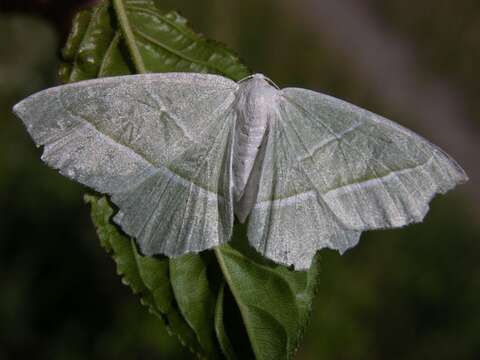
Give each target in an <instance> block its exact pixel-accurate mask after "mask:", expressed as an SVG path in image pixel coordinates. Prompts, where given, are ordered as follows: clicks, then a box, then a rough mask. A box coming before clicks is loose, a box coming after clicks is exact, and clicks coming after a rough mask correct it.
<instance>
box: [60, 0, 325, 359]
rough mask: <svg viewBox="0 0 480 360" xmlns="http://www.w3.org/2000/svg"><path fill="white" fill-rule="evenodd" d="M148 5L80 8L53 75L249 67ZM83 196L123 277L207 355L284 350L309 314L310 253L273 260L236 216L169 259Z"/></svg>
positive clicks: (266, 354)
mask: <svg viewBox="0 0 480 360" xmlns="http://www.w3.org/2000/svg"><path fill="white" fill-rule="evenodd" d="M156 4H157V2H156V1H153V0H123V1H122V0H113V1H111V2H110V1H105V2H102V3H101V4H99V5H97V6H96V7H94V8H93V9H91V10H87V11H83V12H81V13H79V14H78V15H77V17H76V18H75V20H74V23H73V28H72V33H71V35H70V37H69V39H68V41H67V44H66V46H65V49H64V50H63V53H62V55H63V64H62V65H61V67H60V76H61V78H62V79H63V80H64V81H65V82H75V81H80V80H85V79H92V78H97V77H103V76H116V75H128V74H134V73H141V72H170V71H177V72H180V71H190V72H209V73H217V74H222V75H224V76H227V77H229V78H231V79H233V80H238V79H241V78H243V77H245V76H247V75H249V74H250V71H249V70H248V69H247V67H246V66H245V65H243V64H242V63H241V62H240V60H239V59H238V57H237V56H236V55H235V54H234V53H233V52H232V51H230V50H228V49H227V48H226V47H225V46H223V45H221V44H219V43H216V42H214V41H211V40H208V39H206V38H204V37H203V36H201V35H198V34H196V33H195V32H194V31H192V30H191V29H190V28H189V27H188V25H187V23H186V21H185V19H183V18H182V17H181V16H180V15H178V14H177V13H175V12H165V11H162V10H160V9H159V8H158V7H157V5H156ZM86 201H87V202H88V203H90V204H91V215H92V220H93V222H94V225H95V227H96V229H97V233H98V236H99V238H100V242H101V244H102V246H103V247H104V248H105V249H106V251H107V252H108V253H109V254H110V255H111V256H112V258H113V260H114V261H115V263H116V264H117V272H118V274H119V275H120V276H121V277H122V280H123V282H124V283H126V284H127V285H128V286H130V287H131V289H132V290H133V292H134V293H135V294H137V295H138V296H139V297H140V299H141V303H142V304H144V305H146V306H147V307H148V308H149V310H150V312H152V313H153V314H155V315H156V316H158V317H159V318H160V319H161V320H163V321H164V323H165V325H166V326H167V328H168V329H169V331H170V332H171V333H174V334H175V335H177V336H178V338H179V339H180V340H181V341H182V343H183V344H185V345H186V346H188V347H189V349H190V350H191V351H192V352H194V353H195V354H197V355H198V356H199V357H207V358H217V357H220V356H221V354H223V356H224V357H226V358H228V359H235V358H245V357H247V358H248V357H251V356H252V354H254V355H255V357H256V358H258V359H289V358H291V357H292V355H293V353H294V351H295V350H296V348H297V347H298V343H299V340H300V338H301V336H302V334H303V331H304V329H305V326H306V323H307V320H308V318H309V315H310V309H311V302H312V299H313V296H314V289H315V284H316V279H317V273H318V266H317V263H316V262H315V263H314V265H313V266H312V268H311V269H310V270H309V271H308V272H295V271H292V270H290V269H288V268H286V267H283V266H280V265H276V264H273V263H271V262H270V261H268V260H266V259H264V258H263V257H261V256H260V255H259V254H258V253H256V252H255V251H254V250H253V249H252V248H250V247H249V246H248V242H247V239H246V235H245V229H244V227H243V226H239V225H237V224H236V225H235V227H234V239H233V241H232V242H231V243H229V244H226V245H223V246H221V247H217V248H216V249H215V250H214V251H206V252H203V253H201V254H191V255H186V256H183V257H180V258H176V259H168V258H166V257H162V256H155V257H146V256H142V255H141V254H140V253H139V252H138V250H137V248H136V245H135V242H134V240H131V239H128V238H127V237H126V236H125V235H124V234H123V233H122V232H121V231H120V230H119V229H118V228H117V227H116V226H115V225H113V224H112V222H111V217H112V215H113V214H114V212H115V210H114V209H113V208H112V207H111V205H110V204H109V203H108V200H107V199H106V198H105V197H97V196H93V195H88V196H86ZM245 344H246V345H245ZM246 354H249V355H246Z"/></svg>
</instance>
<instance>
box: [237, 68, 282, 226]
mask: <svg viewBox="0 0 480 360" xmlns="http://www.w3.org/2000/svg"><path fill="white" fill-rule="evenodd" d="M277 96H278V90H277V89H276V88H274V87H273V86H272V85H270V84H269V83H268V82H267V80H266V78H265V77H264V76H263V75H261V74H256V75H253V76H251V77H249V78H247V79H245V80H244V81H243V82H241V83H240V84H239V89H238V101H237V103H236V104H235V111H236V114H237V120H236V124H235V139H234V145H233V194H234V202H235V214H236V215H237V217H238V219H239V220H240V222H242V223H243V222H245V220H246V218H247V216H248V214H249V213H250V210H251V208H252V206H253V205H254V203H255V200H256V199H255V198H256V194H257V188H258V181H257V180H258V173H259V172H258V171H255V170H256V168H258V167H259V166H260V165H261V164H260V162H261V160H262V159H261V153H262V142H263V141H264V139H265V137H266V135H267V133H268V128H269V123H270V122H271V121H274V119H275V114H276V111H277V101H276V98H277Z"/></svg>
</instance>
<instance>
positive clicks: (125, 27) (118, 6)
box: [113, 0, 147, 74]
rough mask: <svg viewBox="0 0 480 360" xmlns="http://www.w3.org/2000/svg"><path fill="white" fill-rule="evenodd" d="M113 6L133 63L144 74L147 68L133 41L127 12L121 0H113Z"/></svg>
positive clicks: (133, 37)
mask: <svg viewBox="0 0 480 360" xmlns="http://www.w3.org/2000/svg"><path fill="white" fill-rule="evenodd" d="M113 7H114V9H115V12H116V14H117V17H118V21H119V23H120V27H121V29H122V32H123V35H124V36H125V41H126V43H127V47H128V49H129V50H130V52H131V53H132V61H133V64H134V65H135V68H136V69H137V72H138V73H140V74H145V73H146V72H147V68H146V67H145V64H144V63H143V59H142V56H141V55H140V50H139V49H138V46H137V43H136V41H135V36H134V35H133V31H132V28H131V26H130V22H129V21H128V17H127V12H126V10H125V6H124V4H123V0H113Z"/></svg>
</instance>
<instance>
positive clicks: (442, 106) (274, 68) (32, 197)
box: [0, 0, 480, 360]
mask: <svg viewBox="0 0 480 360" xmlns="http://www.w3.org/2000/svg"><path fill="white" fill-rule="evenodd" d="M158 2H159V4H161V7H162V8H165V9H177V10H179V11H180V12H181V13H182V14H183V15H184V16H185V17H187V18H188V19H189V21H190V23H191V25H192V26H193V28H194V29H196V30H197V31H200V32H203V33H205V34H206V35H207V36H208V37H211V38H214V39H217V40H220V41H223V42H225V43H227V44H228V45H229V46H230V47H231V48H233V49H235V50H236V51H237V52H238V53H239V54H240V55H241V57H242V58H243V59H244V61H245V62H246V64H247V65H249V66H250V67H251V68H252V69H253V70H255V71H256V72H262V73H264V74H266V75H267V76H269V77H270V78H272V79H273V80H274V81H275V82H277V84H278V85H279V86H280V87H283V86H287V85H288V86H293V85H294V86H301V87H305V88H311V89H315V90H318V91H322V92H326V93H329V94H332V95H335V96H337V97H340V98H343V99H346V100H348V101H350V102H353V103H355V104H357V105H360V106H362V107H365V108H368V109H370V110H372V111H374V112H377V113H380V114H383V115H385V116H387V117H389V118H391V119H394V120H395V121H397V122H399V123H401V124H403V125H406V126H408V127H410V128H412V129H413V130H415V131H417V132H419V133H420V134H422V135H424V136H425V137H427V138H428V139H430V140H432V141H433V142H435V143H437V144H438V145H440V146H441V147H442V148H443V149H445V150H446V151H447V152H449V153H450V154H451V155H452V156H453V157H455V158H456V159H457V160H458V161H459V162H460V164H462V165H463V166H464V167H465V169H466V170H467V173H468V174H469V175H470V177H471V180H470V182H469V184H467V185H464V186H461V187H459V188H458V189H456V190H455V191H453V192H451V193H449V194H448V195H447V196H438V197H437V198H436V199H435V200H434V201H433V202H432V209H431V211H430V213H429V215H428V217H427V218H426V220H425V222H424V223H423V224H417V225H413V226H409V227H407V228H405V229H399V230H390V231H379V232H371V233H367V234H364V235H363V236H362V241H361V242H360V244H359V245H358V246H357V247H356V248H354V249H352V250H350V251H349V252H347V254H345V255H344V256H339V255H338V254H337V253H334V252H331V251H323V252H322V272H321V275H320V283H319V288H318V295H317V297H316V300H315V305H314V310H313V315H312V320H311V323H310V326H309V328H308V331H307V333H306V336H305V341H304V342H303V344H302V346H301V348H300V351H299V353H298V354H297V359H339V360H342V359H345V360H348V359H479V358H480V241H479V240H480V236H479V235H480V226H479V225H480V224H479V221H478V219H479V215H480V191H479V190H478V186H479V185H480V184H479V180H478V178H479V173H480V165H479V160H478V156H479V155H480V151H479V149H480V146H479V141H478V139H479V133H480V132H479V121H478V118H479V116H480V101H479V100H480V99H479V98H478V95H479V93H480V92H479V90H480V85H479V84H480V73H479V72H478V71H476V70H477V69H476V68H475V65H477V64H478V61H479V60H480V46H479V39H480V3H479V2H478V1H474V0H457V1H455V2H452V1H438V0H437V1H433V0H418V1H416V2H415V6H413V3H411V2H400V1H384V0H362V1H359V0H357V1H354V0H297V1H295V2H294V1H290V0H268V1H267V0H264V1H261V2H260V1H258V0H241V1H240V0H229V1H226V0H201V1H195V2H192V1H187V0H176V1H174V0H159V1H158ZM86 3H93V1H65V0H37V1H35V0H31V1H26V0H24V1H11V2H7V1H2V2H0V11H1V13H0V359H2V360H3V359H188V358H190V357H191V356H190V354H189V353H188V352H186V351H185V350H184V349H183V348H182V347H181V346H180V344H178V342H177V341H176V339H175V338H174V337H171V336H169V335H168V334H167V333H166V331H165V330H164V329H163V326H162V324H160V322H159V321H157V320H156V319H155V318H154V317H153V316H151V315H149V314H148V313H147V311H146V309H145V308H143V307H142V306H141V305H140V304H139V302H138V299H137V298H136V297H135V296H134V295H132V294H131V292H130V290H129V289H128V288H127V287H126V286H124V285H122V284H121V282H120V279H119V278H118V277H117V276H116V275H115V267H114V264H113V261H112V260H111V259H110V258H109V256H108V255H106V253H105V252H104V251H103V249H101V248H100V246H99V244H98V240H97V238H96V235H95V232H94V228H93V226H92V225H91V223H90V219H89V209H88V208H87V206H86V205H84V204H83V201H82V193H83V192H84V191H85V189H84V188H82V187H81V186H79V185H77V184H74V183H73V182H70V181H68V180H67V179H65V178H64V177H62V176H60V175H58V174H57V173H56V172H55V171H53V170H51V169H49V168H47V167H46V166H44V165H43V164H42V163H41V161H40V151H39V150H38V149H36V148H35V147H34V145H33V143H32V141H31V140H30V139H29V138H28V135H27V133H26V131H25V130H24V129H23V126H22V124H21V123H20V121H19V120H18V119H15V118H14V116H13V115H12V114H11V111H10V109H11V107H12V106H13V104H14V103H16V102H17V101H18V100H20V99H21V98H23V97H25V96H26V95H29V94H31V93H33V92H35V91H38V90H41V89H44V88H46V87H49V86H52V85H54V84H55V83H56V82H57V79H56V68H57V65H58V62H59V60H58V55H59V50H60V48H61V46H62V43H63V41H64V40H65V37H66V35H67V32H68V29H69V25H70V20H71V15H72V14H73V13H74V12H75V11H76V9H78V8H79V7H80V6H84V5H85V4H86Z"/></svg>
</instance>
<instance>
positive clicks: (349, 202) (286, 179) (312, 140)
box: [249, 88, 467, 269]
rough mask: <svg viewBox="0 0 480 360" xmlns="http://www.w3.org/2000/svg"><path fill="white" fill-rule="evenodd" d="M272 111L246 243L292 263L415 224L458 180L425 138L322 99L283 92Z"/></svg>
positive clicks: (456, 169) (455, 169) (304, 264)
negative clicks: (435, 198)
mask: <svg viewBox="0 0 480 360" xmlns="http://www.w3.org/2000/svg"><path fill="white" fill-rule="evenodd" d="M277 117H278V121H276V122H274V123H275V124H274V125H272V127H273V129H272V131H271V134H269V139H268V142H269V144H268V145H267V149H266V154H265V157H266V158H268V160H267V159H266V161H265V165H264V169H262V171H261V176H260V182H259V190H258V194H259V196H258V200H257V204H256V205H255V206H254V208H253V210H252V212H251V218H250V225H249V232H250V241H251V242H252V244H253V245H254V246H255V247H256V248H257V249H258V250H259V251H261V252H262V253H264V254H265V255H266V256H267V257H270V258H272V259H273V260H275V261H277V262H281V263H284V264H287V265H290V264H293V265H294V266H295V268H297V269H305V268H308V266H309V265H310V262H311V259H312V257H313V255H314V254H315V252H316V250H318V249H321V248H324V247H328V248H332V249H337V250H339V251H340V252H343V251H345V250H346V249H348V248H349V247H352V246H354V245H355V244H356V243H357V242H358V238H359V235H360V233H361V232H362V231H365V230H369V229H380V228H391V227H401V226H404V225H406V224H409V223H412V222H420V221H422V220H423V218H424V217H425V215H426V213H427V212H428V208H429V207H428V204H429V202H430V200H431V199H432V197H433V196H434V195H435V194H436V193H445V192H447V191H448V190H450V189H452V188H453V187H455V186H456V185H457V184H460V183H463V182H465V181H466V180H467V176H466V174H465V172H464V171H463V170H462V168H461V167H460V166H459V165H458V164H457V163H456V162H455V161H454V160H453V159H452V158H451V157H449V156H448V155H447V154H445V153H444V152H443V151H442V150H440V149H439V148H438V147H436V146H435V145H433V144H431V143H430V142H428V141H427V140H425V139H423V138H422V137H420V136H418V135H416V134H415V133H413V132H412V131H410V130H407V129H405V128H403V127H401V126H400V125H397V124H395V123H393V122H391V121H389V120H387V119H385V118H382V117H380V116H378V115H375V114H373V113H371V112H369V111H367V110H363V109H361V108H358V107H356V106H354V105H351V104H349V103H347V102H344V101H341V100H339V99H336V98H333V97H330V96H327V95H323V94H320V93H316V92H313V91H309V90H303V89H294V88H287V89H283V90H282V91H281V95H280V100H279V106H278V115H277ZM269 162H271V164H269Z"/></svg>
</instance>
